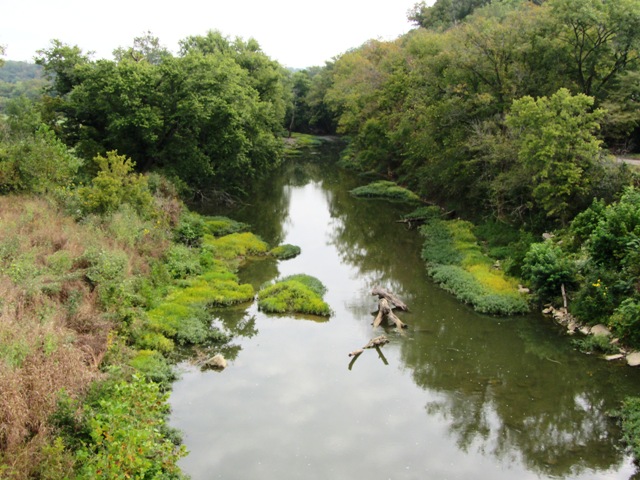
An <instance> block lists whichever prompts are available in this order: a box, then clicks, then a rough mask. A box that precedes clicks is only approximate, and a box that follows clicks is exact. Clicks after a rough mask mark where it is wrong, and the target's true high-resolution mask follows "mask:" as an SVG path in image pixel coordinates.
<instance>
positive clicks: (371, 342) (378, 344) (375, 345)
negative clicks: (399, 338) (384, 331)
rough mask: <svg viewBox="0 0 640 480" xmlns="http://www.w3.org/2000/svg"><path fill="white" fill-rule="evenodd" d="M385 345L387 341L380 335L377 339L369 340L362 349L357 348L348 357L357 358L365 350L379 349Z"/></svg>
mask: <svg viewBox="0 0 640 480" xmlns="http://www.w3.org/2000/svg"><path fill="white" fill-rule="evenodd" d="M386 343H389V339H388V338H387V337H385V336H384V335H380V336H379V337H376V338H372V339H371V340H369V343H367V344H366V345H365V346H364V347H362V348H357V349H356V350H354V351H353V352H350V353H349V356H350V357H357V356H358V355H360V354H361V353H362V352H364V350H365V348H379V347H381V346H382V345H384V344H386Z"/></svg>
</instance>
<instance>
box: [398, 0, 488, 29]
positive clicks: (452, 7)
mask: <svg viewBox="0 0 640 480" xmlns="http://www.w3.org/2000/svg"><path fill="white" fill-rule="evenodd" d="M490 2H491V0H436V2H435V3H434V4H433V5H432V6H427V4H426V3H425V2H420V3H417V4H416V5H414V7H413V9H412V10H411V11H410V12H409V20H411V21H412V22H413V23H415V24H416V25H418V26H419V27H423V28H428V29H432V30H446V29H447V28H449V27H452V26H453V25H455V24H457V23H458V22H460V21H462V20H464V19H465V18H466V17H467V16H469V15H470V14H471V13H472V12H473V11H474V10H475V9H476V8H479V7H482V6H483V5H487V4H488V3H490Z"/></svg>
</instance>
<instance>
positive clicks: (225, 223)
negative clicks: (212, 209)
mask: <svg viewBox="0 0 640 480" xmlns="http://www.w3.org/2000/svg"><path fill="white" fill-rule="evenodd" d="M204 225H205V229H206V230H207V232H208V233H210V234H211V235H213V236H214V237H222V236H224V235H229V234H231V233H239V232H245V231H247V230H248V229H249V224H248V223H244V222H238V221H236V220H233V219H231V218H228V217H220V216H219V217H206V218H205V220H204Z"/></svg>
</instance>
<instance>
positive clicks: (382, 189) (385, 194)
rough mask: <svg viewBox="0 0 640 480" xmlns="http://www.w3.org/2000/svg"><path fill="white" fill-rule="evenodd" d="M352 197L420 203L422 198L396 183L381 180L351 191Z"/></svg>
mask: <svg viewBox="0 0 640 480" xmlns="http://www.w3.org/2000/svg"><path fill="white" fill-rule="evenodd" d="M350 193H351V195H353V196H355V197H366V198H384V199H387V200H396V201H402V202H419V201H420V197H419V196H418V195H416V194H415V193H413V192H412V191H411V190H408V189H406V188H404V187H401V186H399V185H398V184H396V183H395V182H390V181H388V180H380V181H378V182H373V183H370V184H368V185H364V186H362V187H357V188H354V189H353V190H351V192H350Z"/></svg>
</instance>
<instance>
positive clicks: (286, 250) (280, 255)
mask: <svg viewBox="0 0 640 480" xmlns="http://www.w3.org/2000/svg"><path fill="white" fill-rule="evenodd" d="M269 255H272V256H274V257H276V258H277V259H279V260H288V259H290V258H294V257H297V256H298V255H300V247H298V246H296V245H290V244H288V243H287V244H284V245H278V246H277V247H275V248H272V249H271V250H270V251H269Z"/></svg>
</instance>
